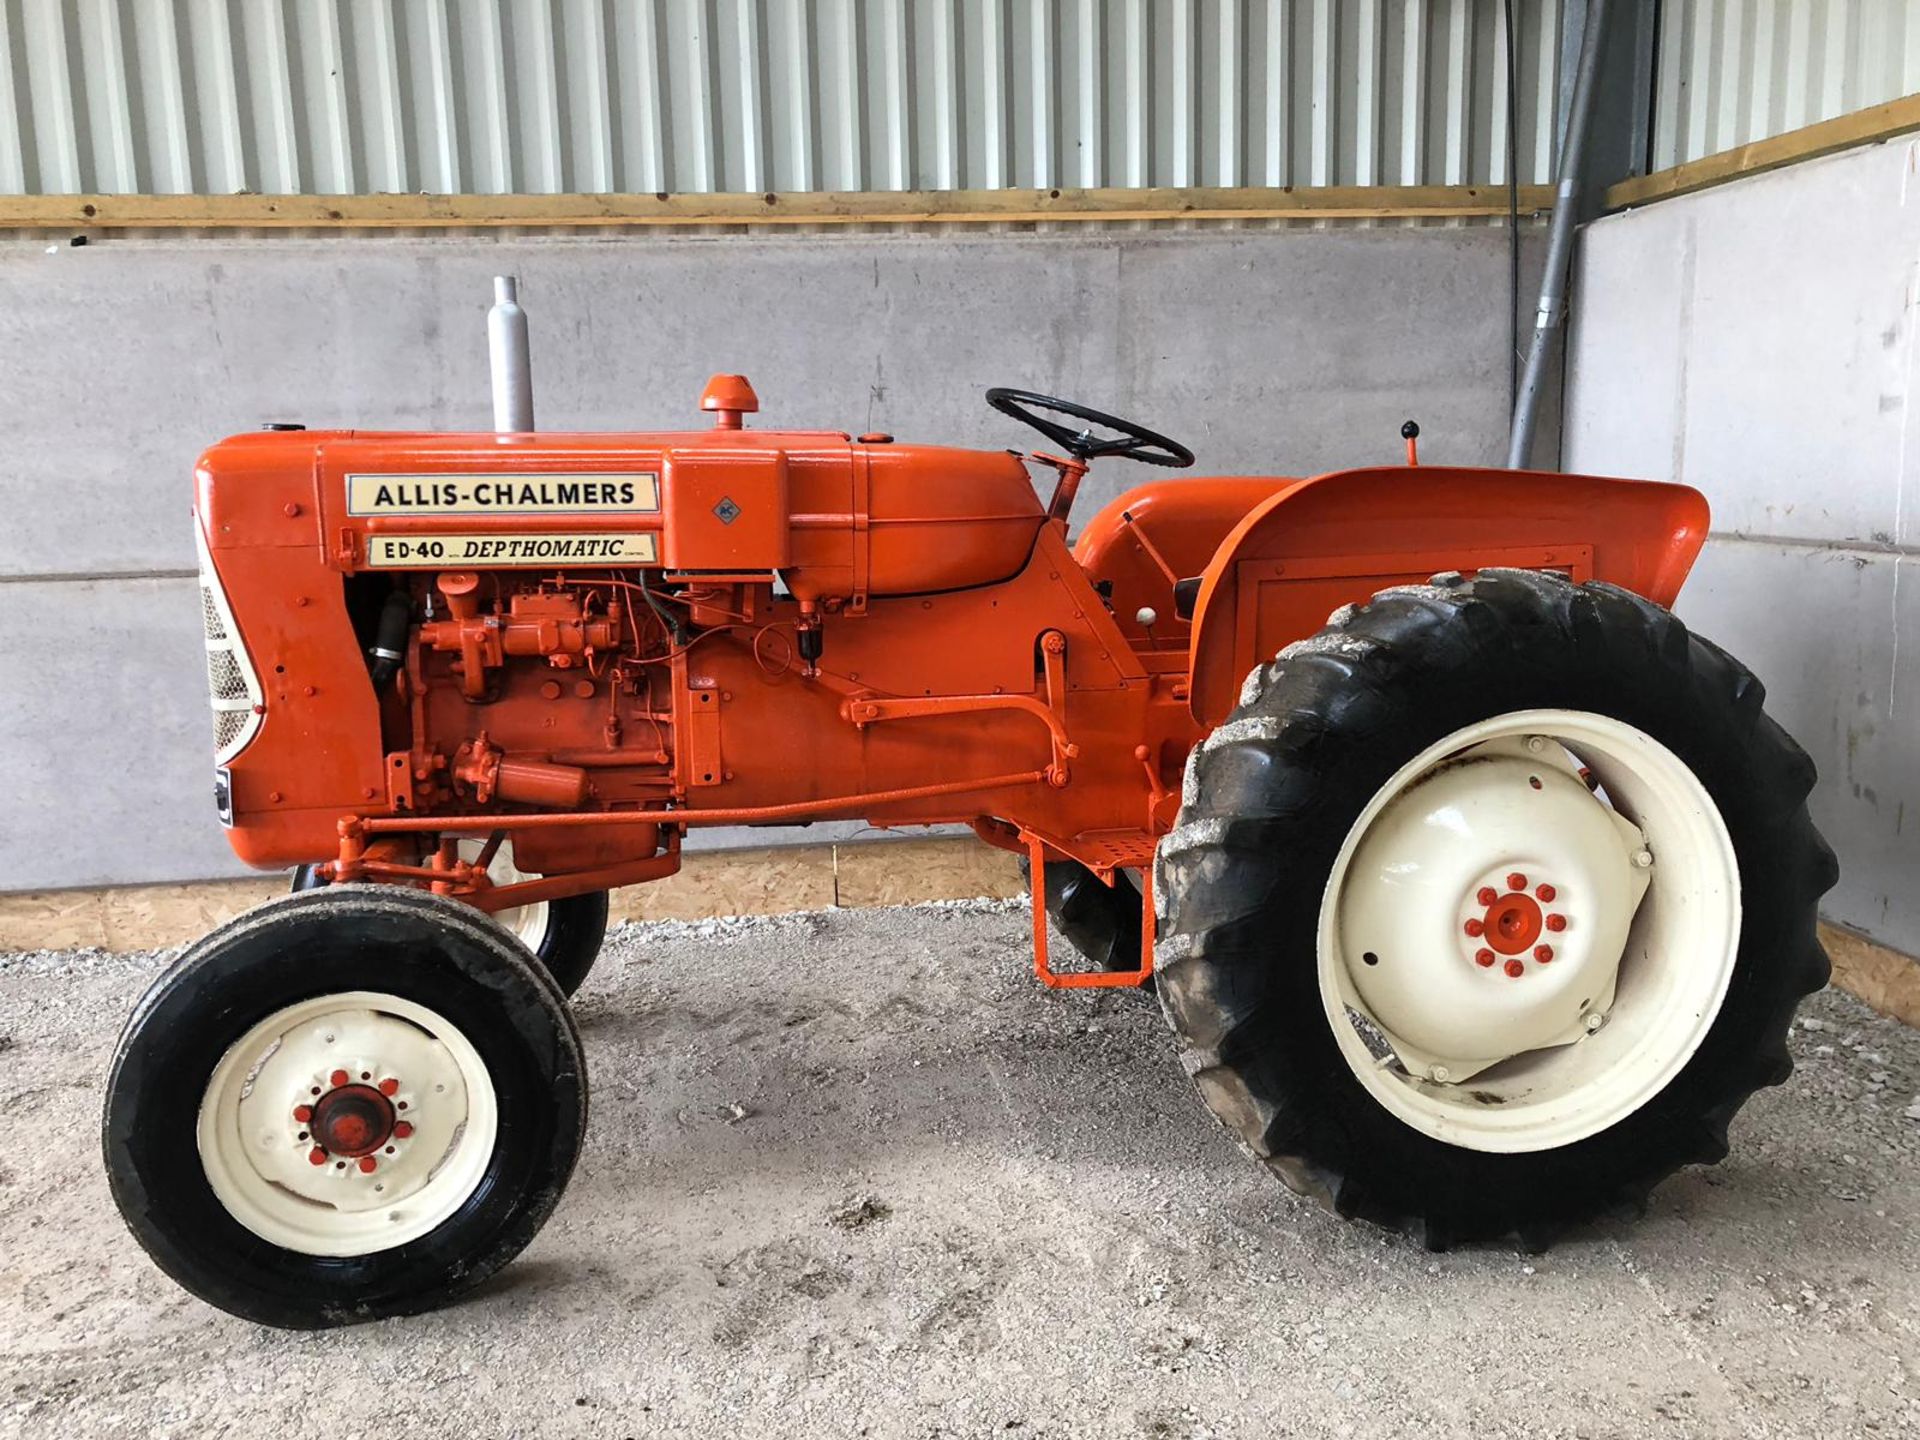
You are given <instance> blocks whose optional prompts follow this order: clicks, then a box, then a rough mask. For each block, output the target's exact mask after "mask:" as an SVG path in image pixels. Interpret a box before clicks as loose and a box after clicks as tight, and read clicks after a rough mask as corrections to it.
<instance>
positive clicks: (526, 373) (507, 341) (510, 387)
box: [487, 275, 533, 435]
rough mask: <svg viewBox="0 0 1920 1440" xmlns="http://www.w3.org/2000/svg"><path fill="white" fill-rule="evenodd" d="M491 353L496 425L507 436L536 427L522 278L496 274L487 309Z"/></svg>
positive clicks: (494, 420)
mask: <svg viewBox="0 0 1920 1440" xmlns="http://www.w3.org/2000/svg"><path fill="white" fill-rule="evenodd" d="M487 356H488V359H489V360H490V361H491V362H492V366H493V428H494V429H495V430H497V431H499V432H500V433H501V434H503V435H515V434H523V433H525V432H526V431H529V430H531V429H533V357H532V352H531V351H530V350H529V348H528V345H527V312H526V311H524V310H522V309H521V308H520V279H519V277H518V276H516V275H496V276H494V277H493V308H492V309H491V310H489V311H488V312H487Z"/></svg>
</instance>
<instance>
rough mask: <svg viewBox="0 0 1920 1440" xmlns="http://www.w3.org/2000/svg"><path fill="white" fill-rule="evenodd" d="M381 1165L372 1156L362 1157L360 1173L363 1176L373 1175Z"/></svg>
mask: <svg viewBox="0 0 1920 1440" xmlns="http://www.w3.org/2000/svg"><path fill="white" fill-rule="evenodd" d="M379 1165H380V1162H379V1161H378V1160H376V1159H374V1158H373V1157H372V1156H371V1155H362V1156H361V1157H360V1173H361V1174H362V1175H371V1174H372V1173H373V1172H374V1171H375V1170H376V1169H378V1168H379Z"/></svg>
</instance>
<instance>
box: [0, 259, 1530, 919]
mask: <svg viewBox="0 0 1920 1440" xmlns="http://www.w3.org/2000/svg"><path fill="white" fill-rule="evenodd" d="M1506 245H1507V239H1506V235H1505V233H1504V232H1503V231H1500V230H1495V229H1471V228H1457V229H1450V228H1424V229H1398V228H1389V229H1359V228H1334V229H1295V230H1235V231H1229V230H1213V231H1193V232H1137V233H1120V232H1109V231H1089V230H1082V231H1077V232H1071V233H1061V234H1052V235H989V234H980V235H969V236H960V237H951V236H949V237H939V236H933V235H926V234H890V235H858V236H805V237H759V236H727V237H715V238H698V239H695V238H685V239H664V238H643V239H614V238H597V239H594V238H562V239H547V238H541V239H510V240H500V239H493V238H480V239H476V238H467V237H443V238H431V239H412V238H409V239H388V238H370V237H342V238H333V239H307V238H298V237H280V238H269V239H258V240H239V239H208V238H199V237H183V238H179V239H170V240H133V239H128V240H108V241H105V242H102V243H97V244H94V245H90V246H87V247H84V248H69V247H67V246H65V245H51V246H50V245H48V244H47V243H45V242H44V241H13V242H8V243H6V244H4V245H0V353H4V354H5V356H6V357H7V375H8V382H9V383H8V391H9V393H8V396H7V403H6V405H5V406H4V407H0V456H4V462H0V514H3V515H4V517H5V529H4V532H0V597H4V598H5V599H6V600H7V601H8V602H9V604H8V610H7V613H8V617H9V623H8V624H7V625H6V626H5V627H0V677H4V681H5V683H4V684H0V793H4V794H5V795H6V797H7V803H6V813H7V818H8V821H9V823H8V824H7V825H5V826H4V827H0V889H4V890H31V889H52V888H60V887H73V886H85V885H99V884H114V883H126V882H138V881H167V880H181V879H196V878H204V877H214V876H221V875H228V874H233V873H236V868H237V867H236V866H235V864H234V862H233V860H232V859H231V857H230V856H229V854H228V851H227V849H226V845H225V843H224V841H223V839H222V838H221V835H220V832H219V829H218V827H217V825H216V824H215V823H214V820H213V815H212V791H211V779H210V763H211V761H210V751H211V744H210V723H209V720H208V717H207V713H206V703H205V698H204V690H203V685H204V672H203V660H202V648H201V642H200V632H199V619H198V601H197V598H196V595H195V583H194V580H193V578H192V568H193V557H192V545H191V534H190V531H189V529H188V505H189V500H190V475H191V470H192V465H193V460H194V457H195V456H196V455H197V454H198V452H199V451H200V449H201V448H202V447H203V446H205V445H206V444H207V443H208V442H209V441H211V440H213V439H215V438H217V437H219V436H221V435H224V434H227V433H230V432H233V431H236V430H243V429H249V428H251V427H253V426H255V425H257V424H259V423H260V422H261V421H264V420H273V419H293V420H301V421H305V422H307V423H309V424H312V425H316V426H317V425H338V424H355V425H360V426H365V427H369V428H436V429H463V428H483V427H484V426H486V425H487V424H488V410H487V383H486V359H485V347H484V343H483V320H484V313H485V309H486V306H487V304H488V302H489V279H490V277H491V276H492V275H494V274H496V273H502V272H514V273H517V274H519V276H520V277H521V294H522V297H523V299H524V300H525V302H526V304H527V306H528V309H529V311H530V313H531V315H532V319H533V336H534V340H533V349H534V369H535V383H536V392H537V407H538V417H539V422H540V424H541V426H542V428H547V429H561V428H577V429H621V428H680V427H686V426H698V425H700V424H702V423H703V420H702V417H700V416H699V415H698V413H697V412H696V410H695V401H696V399H697V397H698V395H699V392H700V388H701V386H702V384H703V382H704V381H705V379H706V377H707V375H708V374H709V373H710V372H712V371H716V370H740V371H744V372H746V373H747V374H748V375H750V376H751V377H752V379H753V381H754V383H755V385H756V386H757V387H758V389H759V392H760V396H761V401H762V405H763V407H764V408H763V414H762V418H763V419H764V420H766V421H768V422H784V423H799V424H804V425H819V426H832V427H840V428H845V429H848V430H853V431H862V430H869V429H877V430H889V431H893V432H895V433H897V434H899V435H901V436H902V438H915V439H925V440H934V441H950V442H955V443H961V444H974V445H981V446H990V447H998V446H1023V447H1024V446H1025V445H1026V444H1027V442H1028V441H1029V440H1030V439H1031V438H1032V437H1031V435H1030V432H1028V431H1026V430H1024V429H1021V428H1019V427H1016V426H1014V425H1013V424H1012V423H1011V422H1008V421H1006V420H1004V419H1002V418H1001V417H999V416H996V415H994V414H993V413H992V412H990V411H988V410H987V408H986V406H985V404H984V403H983V402H982V400H981V391H982V390H983V389H985V388H986V387H987V386H989V385H994V384H1007V385H1017V386H1024V387H1027V388H1031V389H1036V390H1041V391H1045V392H1050V393H1054V394H1061V395H1066V396H1071V397H1075V398H1079V399H1083V400H1085V401H1087V402H1089V403H1091V404H1094V405H1098V406H1101V407H1102V408H1106V409H1110V410H1114V411H1117V412H1119V413H1122V414H1127V415H1132V416H1136V417H1138V418H1139V419H1141V420H1142V421H1144V422H1146V423H1147V424H1149V425H1152V426H1154V427H1156V428H1159V429H1162V430H1165V431H1167V432H1168V433H1170V434H1172V435H1174V436H1176V437H1178V438H1181V439H1183V440H1185V441H1187V442H1188V443H1189V444H1191V445H1192V446H1193V448H1194V449H1195V450H1196V451H1197V452H1198V454H1199V457H1200V468H1201V470H1202V472H1207V473H1276V472H1277V473H1312V472H1315V471H1318V470H1324V469H1332V468H1336V467H1339V466H1343V465H1350V464H1359V463H1373V462H1379V461H1392V460H1396V459H1397V458H1398V457H1399V454H1400V442H1399V439H1398V431H1399V425H1400V422H1401V421H1402V420H1403V419H1405V418H1406V417H1407V416H1409V415H1412V416H1415V417H1417V418H1418V419H1419V420H1420V422H1421V424H1422V426H1423V430H1424V438H1423V440H1422V448H1423V453H1424V454H1425V455H1426V456H1427V457H1428V458H1430V459H1432V460H1435V461H1440V460H1447V461H1454V462H1461V463H1486V462H1497V460H1498V457H1499V456H1500V454H1501V453H1502V451H1503V448H1504V444H1503V441H1504V434H1505V428H1506V421H1505V414H1506V374H1507V370H1506V366H1507V360H1506V345H1507V330H1506V323H1507V322H1506V313H1505V298H1506ZM1145 473H1146V472H1144V471H1143V470H1142V469H1140V468H1139V467H1135V466H1130V465H1126V464H1120V463H1111V464H1106V465H1102V466H1100V467H1098V469H1096V472H1095V474H1094V476H1093V477H1092V478H1091V480H1090V481H1089V483H1088V485H1087V486H1086V488H1085V489H1084V490H1083V491H1082V493H1081V497H1080V506H1081V507H1082V508H1081V510H1080V512H1079V513H1081V514H1082V515H1086V514H1091V513H1092V511H1093V509H1094V508H1096V507H1097V506H1098V505H1100V504H1101V503H1103V502H1104V501H1105V500H1107V499H1108V498H1110V497H1111V496H1112V495H1114V494H1116V493H1118V491H1119V490H1120V489H1121V488H1123V487H1124V486H1126V485H1130V484H1133V483H1136V482H1137V481H1138V480H1139V479H1141V478H1145ZM858 828H859V827H857V826H842V827H833V828H831V829H830V828H829V827H825V826H821V827H815V828H814V829H812V830H810V831H804V832H801V834H803V835H804V836H806V837H808V838H821V837H823V836H828V837H837V836H842V835H845V834H849V833H852V832H854V831H856V830H858ZM719 838H720V839H722V840H725V839H727V838H729V837H726V836H721V837H719ZM732 838H735V839H749V838H750V840H751V843H756V844H765V843H767V839H768V832H766V831H753V832H749V835H748V836H737V837H732Z"/></svg>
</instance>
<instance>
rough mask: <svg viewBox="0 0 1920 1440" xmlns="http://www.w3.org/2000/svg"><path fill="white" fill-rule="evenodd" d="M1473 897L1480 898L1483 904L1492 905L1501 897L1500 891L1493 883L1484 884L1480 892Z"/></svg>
mask: <svg viewBox="0 0 1920 1440" xmlns="http://www.w3.org/2000/svg"><path fill="white" fill-rule="evenodd" d="M1473 898H1474V899H1476V900H1478V901H1479V902H1480V903H1481V904H1482V905H1491V904H1492V903H1493V902H1494V901H1496V900H1498V899H1499V898H1500V892H1499V891H1498V890H1496V889H1494V888H1493V887H1492V886H1491V885H1482V886H1481V887H1480V889H1479V892H1478V893H1477V894H1475V895H1474V897H1473Z"/></svg>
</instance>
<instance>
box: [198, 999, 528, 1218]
mask: <svg viewBox="0 0 1920 1440" xmlns="http://www.w3.org/2000/svg"><path fill="white" fill-rule="evenodd" d="M498 1130H499V1106H498V1102H497V1098H496V1096H495V1093H494V1087H493V1080H492V1077H491V1075H490V1074H489V1073H488V1070H487V1067H486V1064H485V1062H484V1061H482V1060H481V1058H480V1054H479V1051H477V1050H476V1049H475V1048H474V1046H473V1044H472V1042H471V1041H469V1040H468V1039H467V1037H466V1036H465V1035H463V1034H462V1033H461V1032H460V1031H459V1030H458V1029H457V1028H455V1027H454V1026H453V1025H452V1024H450V1023H449V1022H448V1021H447V1020H446V1019H445V1018H444V1017H443V1016H441V1015H439V1014H438V1013H436V1012H435V1011H433V1010H430V1009H428V1008H427V1007H426V1006H424V1005H420V1004H417V1003H415V1002H414V1001H411V1000H404V999H402V998H400V997H399V996H397V995H388V994H381V993H378V992H374V991H366V990H355V991H344V992H340V993H338V994H332V995H320V996H316V997H314V998H313V999H311V1000H303V1001H300V1002H299V1003H297V1004H294V1005H289V1006H286V1007H285V1008H284V1009H281V1010H277V1011H275V1012H274V1013H273V1014H271V1015H269V1016H267V1017H266V1018H265V1019H263V1020H261V1021H260V1022H259V1023H257V1024H255V1025H254V1026H252V1027H251V1028H250V1029H249V1030H248V1031H247V1032H246V1033H245V1034H244V1035H242V1036H241V1037H240V1039H239V1040H237V1041H235V1042H234V1044H233V1045H232V1046H231V1047H229V1048H228V1050H227V1052H226V1054H225V1055H223V1056H222V1057H221V1058H220V1062H219V1064H217V1065H216V1066H215V1067H214V1069H213V1074H212V1075H211V1076H210V1077H209V1079H208V1081H207V1085H206V1089H205V1091H204V1093H203V1094H202V1096H201V1101H200V1110H199V1117H198V1126H197V1139H198V1144H199V1150H200V1162H201V1166H202V1169H203V1170H204V1171H205V1173H206V1177H207V1183H208V1184H209V1185H210V1186H211V1187H212V1189H213V1193H214V1196H215V1198H217V1199H218V1200H219V1201H220V1203H221V1204H222V1205H223V1206H225V1207H226V1210H227V1212H228V1213H229V1214H230V1215H232V1216H233V1218H234V1219H235V1220H237V1221H239V1222H240V1224H242V1225H244V1226H245V1227H246V1228H247V1229H248V1230H250V1231H252V1232H253V1233H254V1234H255V1235H258V1236H259V1237H260V1238H261V1239H263V1240H267V1241H270V1242H271V1243H273V1244H275V1245H279V1246H281V1247H283V1248H284V1249H287V1250H293V1251H297V1252H298V1253H300V1254H303V1255H329V1256H345V1255H366V1254H372V1253H374V1252H376V1251H380V1250H390V1249H392V1248H394V1247H395V1246H399V1245H405V1244H407V1243H408V1242H409V1241H412V1240H417V1239H419V1238H420V1237H421V1236H423V1235H425V1234H427V1233H429V1232H430V1231H432V1230H434V1229H436V1228H438V1227H439V1226H440V1225H442V1224H444V1223H445V1222H446V1221H447V1220H448V1219H449V1218H450V1217H451V1216H452V1215H453V1214H454V1213H455V1212H456V1211H458V1210H459V1209H460V1207H461V1206H462V1205H464V1204H465V1203H466V1202H467V1200H468V1199H469V1198H471V1197H472V1195H473V1193H474V1192H475V1190H476V1189H478V1188H479V1185H480V1182H481V1179H482V1178H483V1176H484V1175H485V1173H486V1169H487V1165H488V1163H489V1162H490V1160H491V1159H492V1156H493V1148H494V1140H495V1137H496V1135H497V1133H498Z"/></svg>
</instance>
